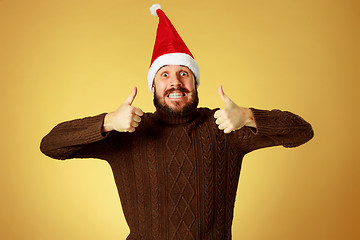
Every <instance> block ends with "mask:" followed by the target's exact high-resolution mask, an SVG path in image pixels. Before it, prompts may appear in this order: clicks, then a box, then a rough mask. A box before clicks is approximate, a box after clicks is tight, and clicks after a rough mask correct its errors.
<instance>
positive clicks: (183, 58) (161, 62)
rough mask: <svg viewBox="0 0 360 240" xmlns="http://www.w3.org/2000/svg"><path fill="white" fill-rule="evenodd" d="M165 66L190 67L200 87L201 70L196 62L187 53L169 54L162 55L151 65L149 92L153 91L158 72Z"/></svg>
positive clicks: (148, 77)
mask: <svg viewBox="0 0 360 240" xmlns="http://www.w3.org/2000/svg"><path fill="white" fill-rule="evenodd" d="M165 65H182V66H185V67H188V68H189V69H190V70H191V71H192V72H193V74H194V76H195V80H196V82H197V84H198V86H199V85H200V70H199V66H198V64H197V63H196V62H195V60H194V59H193V58H192V57H191V56H190V55H188V54H186V53H168V54H164V55H161V56H160V57H158V58H157V59H155V61H154V62H153V63H152V64H151V66H150V69H149V72H148V76H147V79H148V84H149V90H150V92H153V91H152V85H153V81H154V78H155V74H156V73H157V71H158V70H159V69H160V68H161V67H163V66H165Z"/></svg>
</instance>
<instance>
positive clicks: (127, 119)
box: [103, 87, 144, 132]
mask: <svg viewBox="0 0 360 240" xmlns="http://www.w3.org/2000/svg"><path fill="white" fill-rule="evenodd" d="M136 94H137V88H136V87H134V88H133V90H132V92H131V94H130V95H129V96H128V98H127V99H126V100H125V102H123V104H121V106H120V107H119V108H118V109H117V110H115V111H114V112H111V113H108V114H107V115H106V116H105V120H104V125H103V132H109V131H112V130H115V131H118V132H134V131H135V128H136V127H138V126H139V123H140V122H141V116H142V115H143V114H144V113H143V111H142V110H141V109H140V108H137V107H133V106H132V103H133V101H134V99H135V97H136Z"/></svg>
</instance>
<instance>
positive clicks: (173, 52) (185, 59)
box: [147, 4, 200, 92]
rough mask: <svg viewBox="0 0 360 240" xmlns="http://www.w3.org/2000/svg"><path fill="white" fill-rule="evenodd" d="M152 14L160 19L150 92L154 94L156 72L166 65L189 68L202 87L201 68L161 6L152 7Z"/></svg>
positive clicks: (151, 69)
mask: <svg viewBox="0 0 360 240" xmlns="http://www.w3.org/2000/svg"><path fill="white" fill-rule="evenodd" d="M150 12H151V14H152V15H154V16H158V17H159V24H158V28H157V33H156V40H155V45H154V51H153V55H152V58H151V64H150V69H149V72H148V77H147V79H148V84H149V89H150V91H151V92H152V85H153V81H154V77H155V74H156V72H157V71H158V70H159V69H160V68H161V67H163V66H165V65H183V66H186V67H188V68H189V69H190V70H191V71H192V72H193V74H194V76H195V79H196V82H197V84H198V85H200V71H199V66H198V65H197V63H196V62H195V60H194V57H193V55H192V54H191V52H190V50H189V49H188V48H187V46H186V45H185V43H184V41H183V40H182V39H181V37H180V35H179V34H178V33H177V31H176V29H175V28H174V26H173V25H172V24H171V22H170V20H169V19H168V18H167V17H166V15H165V13H164V12H163V11H162V10H161V7H160V5H159V4H154V5H152V6H151V7H150Z"/></svg>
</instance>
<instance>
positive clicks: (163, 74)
mask: <svg viewBox="0 0 360 240" xmlns="http://www.w3.org/2000/svg"><path fill="white" fill-rule="evenodd" d="M161 76H162V77H168V76H169V74H167V73H162V74H161Z"/></svg>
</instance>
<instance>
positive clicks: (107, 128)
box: [101, 113, 114, 133]
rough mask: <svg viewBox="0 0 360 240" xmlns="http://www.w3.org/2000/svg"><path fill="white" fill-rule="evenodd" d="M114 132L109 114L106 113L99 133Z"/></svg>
mask: <svg viewBox="0 0 360 240" xmlns="http://www.w3.org/2000/svg"><path fill="white" fill-rule="evenodd" d="M112 130H114V128H113V126H112V124H111V113H108V114H106V115H105V117H104V122H103V126H102V128H101V132H102V133H104V132H110V131H112Z"/></svg>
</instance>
